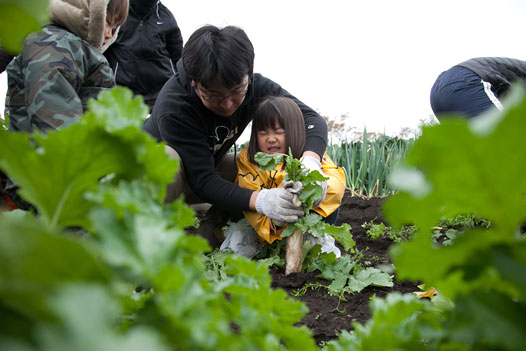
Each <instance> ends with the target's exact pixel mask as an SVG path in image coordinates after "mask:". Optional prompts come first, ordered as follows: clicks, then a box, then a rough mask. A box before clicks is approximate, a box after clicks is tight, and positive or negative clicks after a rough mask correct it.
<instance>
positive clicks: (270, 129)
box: [221, 96, 346, 257]
mask: <svg viewBox="0 0 526 351" xmlns="http://www.w3.org/2000/svg"><path fill="white" fill-rule="evenodd" d="M305 138H306V136H305V122H304V118H303V115H302V113H301V110H300V108H299V107H298V105H297V104H296V103H295V102H294V101H293V100H292V99H290V98H287V97H284V96H276V97H267V98H266V99H265V100H263V101H262V102H261V103H260V104H259V105H258V107H257V109H256V112H255V114H254V119H253V121H252V134H251V136H250V141H249V145H248V147H247V148H245V149H243V151H241V153H240V154H239V157H238V158H237V167H238V174H237V179H236V182H237V183H238V184H239V186H240V187H242V188H246V189H251V190H256V191H260V194H264V192H265V191H266V190H267V189H272V188H277V187H284V179H285V175H286V172H285V165H284V163H283V162H282V163H281V164H280V165H279V166H278V167H277V168H276V169H275V170H272V171H262V170H260V167H259V165H258V164H257V162H256V161H255V160H254V156H255V154H256V153H258V152H264V153H268V154H273V153H282V154H288V150H289V148H290V150H291V151H292V155H293V156H294V158H297V159H299V158H300V157H301V156H302V154H303V148H304V147H305ZM301 162H302V163H303V164H304V165H306V164H308V163H315V164H312V165H309V166H308V167H306V168H307V169H318V170H319V171H320V173H322V174H323V175H324V176H325V177H328V178H329V179H328V180H327V181H326V182H327V184H326V185H325V184H323V185H325V187H324V186H322V188H324V190H325V189H326V191H324V193H323V196H322V198H320V199H319V200H317V201H316V202H315V203H314V206H313V210H314V211H315V212H317V213H318V214H320V215H321V216H322V217H323V220H324V221H325V222H327V223H329V224H334V223H335V222H336V219H337V217H338V212H339V208H340V205H341V201H342V198H343V195H344V192H345V184H346V182H345V173H344V172H343V170H342V169H341V168H339V167H337V166H336V165H335V164H334V162H333V161H332V160H331V159H330V158H329V156H328V155H327V153H324V155H323V157H322V160H321V163H320V162H319V161H318V160H316V159H314V158H312V157H309V156H304V157H303V158H301ZM266 205H271V204H266V203H265V202H261V203H258V206H266ZM243 213H244V216H245V219H246V221H245V222H243V221H244V220H241V221H240V222H238V223H235V224H233V226H232V229H231V230H230V231H229V230H228V229H227V231H226V232H225V236H226V240H225V242H223V245H222V246H221V249H222V250H225V249H227V248H230V249H231V250H232V251H234V252H235V253H237V254H241V255H244V256H248V257H253V256H254V255H255V254H256V253H257V252H258V249H259V244H260V243H263V244H266V243H269V244H271V243H273V242H274V241H275V240H281V232H282V231H283V230H284V229H285V225H280V223H276V221H274V220H272V219H270V218H268V217H267V216H265V215H264V214H262V213H264V211H261V210H259V209H258V211H257V212H256V211H244V212H243ZM247 221H248V223H247ZM248 224H250V226H249V225H248ZM233 231H237V232H238V234H240V233H241V234H240V235H239V236H241V237H242V238H237V237H229V236H230V234H232V233H233ZM256 235H257V237H256ZM306 237H307V238H309V237H310V239H309V240H311V241H313V243H314V244H320V245H321V246H322V252H334V253H335V254H336V256H337V257H339V256H340V250H339V249H338V248H337V247H336V245H335V242H334V238H332V237H331V236H330V235H328V234H325V237H323V238H314V237H311V236H306Z"/></svg>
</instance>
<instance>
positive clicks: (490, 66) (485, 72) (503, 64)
mask: <svg viewBox="0 0 526 351" xmlns="http://www.w3.org/2000/svg"><path fill="white" fill-rule="evenodd" d="M457 66H460V67H464V68H467V69H469V70H470V71H472V72H473V73H475V74H476V75H478V76H479V77H480V78H481V79H482V80H484V81H486V82H489V83H491V85H492V86H493V89H494V91H495V93H496V94H497V96H500V95H501V94H503V93H505V92H506V91H507V90H508V88H509V87H510V85H511V84H512V83H514V82H516V81H519V80H524V79H526V61H521V60H517V59H512V58H507V57H478V58H473V59H470V60H467V61H464V62H462V63H459V64H458V65H457Z"/></svg>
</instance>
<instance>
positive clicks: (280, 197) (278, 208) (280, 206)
mask: <svg viewBox="0 0 526 351" xmlns="http://www.w3.org/2000/svg"><path fill="white" fill-rule="evenodd" d="M294 196H295V194H293V193H291V192H290V191H288V190H287V189H284V188H272V189H263V190H261V191H260V192H259V194H258V197H257V198H256V211H258V213H262V214H264V215H265V216H267V217H268V218H270V219H273V220H276V221H278V222H280V223H293V222H297V221H298V218H299V217H302V216H303V215H304V214H305V213H304V212H303V209H302V208H301V202H300V203H299V205H298V204H295V203H294Z"/></svg>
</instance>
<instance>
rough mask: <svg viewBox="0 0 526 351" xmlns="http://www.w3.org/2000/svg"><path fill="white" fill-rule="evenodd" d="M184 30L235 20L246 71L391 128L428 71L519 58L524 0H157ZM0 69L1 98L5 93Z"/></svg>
mask: <svg viewBox="0 0 526 351" xmlns="http://www.w3.org/2000/svg"><path fill="white" fill-rule="evenodd" d="M162 2H163V3H164V4H165V5H166V6H167V7H168V8H169V9H170V10H171V11H172V12H173V14H174V16H175V18H176V20H177V22H178V24H179V27H180V28H181V31H182V34H183V39H184V41H185V42H186V40H187V39H188V37H189V36H190V35H191V33H192V32H193V31H194V30H195V29H197V28H199V27H200V26H202V25H204V24H214V25H217V26H220V27H222V26H225V25H236V26H239V27H241V28H243V29H244V30H245V31H246V32H247V34H248V36H249V38H250V39H251V41H252V43H253V45H254V48H255V52H256V60H255V71H256V72H259V73H262V74H263V75H264V76H266V77H268V78H270V79H272V80H274V81H275V82H277V83H279V84H280V85H282V86H283V87H284V88H285V89H287V90H288V91H289V92H290V93H292V94H293V95H295V96H296V97H297V98H299V99H300V100H302V101H303V102H304V103H306V104H307V105H309V106H311V107H312V108H314V109H316V110H317V111H318V112H320V113H321V114H322V115H324V116H328V117H330V118H337V117H338V116H340V115H342V114H348V118H347V121H348V123H349V124H350V125H352V126H355V127H356V128H358V129H359V130H362V129H363V127H364V126H366V127H367V128H368V130H370V131H379V132H382V131H384V130H385V131H386V132H387V133H388V134H396V133H397V132H398V131H399V130H400V129H401V128H402V127H411V128H416V127H417V126H418V124H419V121H420V120H421V119H426V118H429V117H430V116H431V115H432V111H431V108H430V106H429V91H430V89H431V86H432V85H433V82H434V80H435V79H436V77H437V76H438V75H439V74H440V73H441V72H442V71H444V70H446V69H448V68H449V67H451V66H453V65H454V64H456V63H459V62H461V61H464V60H466V59H469V58H472V57H478V56H506V57H513V58H518V59H524V60H526V46H525V45H524V34H525V25H524V24H525V23H526V1H523V0H498V1H497V0H494V1H489V0H441V1H438V0H437V1H427V0H398V1H393V0H376V1H374V0H368V1H364V0H361V1H350V0H348V1H344V0H325V1H320V0H314V1H311V0H279V1H278V0H266V1H264V2H263V1H261V2H260V1H257V2H251V1H250V2H247V1H242V0H222V1H220V0H200V1H181V0H162ZM5 80H6V77H5V73H4V74H2V75H1V76H0V104H1V106H3V97H4V95H5V85H6V83H5Z"/></svg>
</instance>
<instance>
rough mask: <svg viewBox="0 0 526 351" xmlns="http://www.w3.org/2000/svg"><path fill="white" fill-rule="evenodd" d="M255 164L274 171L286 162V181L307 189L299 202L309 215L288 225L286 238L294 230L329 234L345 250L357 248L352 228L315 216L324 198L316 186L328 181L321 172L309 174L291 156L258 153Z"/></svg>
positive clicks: (301, 193) (316, 235) (321, 234)
mask: <svg viewBox="0 0 526 351" xmlns="http://www.w3.org/2000/svg"><path fill="white" fill-rule="evenodd" d="M255 160H256V162H257V163H258V164H259V165H260V168H261V169H262V170H264V171H270V170H273V169H275V168H276V167H277V166H278V165H279V164H280V163H281V162H285V171H286V173H287V174H286V176H285V180H291V181H293V182H301V184H302V186H303V189H302V190H301V192H300V194H299V199H300V200H301V202H302V206H303V208H304V210H305V213H306V215H305V216H304V217H302V218H300V219H299V220H298V221H297V222H296V223H288V224H287V227H286V228H285V230H284V231H283V232H282V233H281V237H282V238H286V237H288V236H290V235H292V233H293V232H294V230H295V229H296V228H299V229H300V230H301V231H302V232H303V233H309V234H310V235H312V236H314V237H323V236H324V235H325V233H328V234H330V235H332V236H333V237H334V239H336V240H338V241H339V242H340V243H341V244H342V245H343V246H344V248H345V250H350V249H352V247H354V245H355V244H356V243H355V242H354V240H352V235H351V233H350V229H351V228H350V226H349V225H348V224H346V223H344V224H342V226H340V227H337V226H334V225H330V224H328V223H325V222H323V221H322V217H321V216H320V215H319V214H317V213H315V212H311V210H312V204H313V203H314V201H316V200H317V199H319V198H321V196H322V195H323V190H322V189H321V187H320V186H319V185H318V184H316V182H320V181H324V180H326V179H328V178H327V177H325V176H324V175H322V174H320V172H318V171H308V170H306V169H305V167H304V166H303V164H302V163H301V162H300V160H298V159H295V158H294V157H293V156H292V153H290V152H289V155H285V154H279V153H277V154H266V153H263V152H258V153H257V154H256V155H255Z"/></svg>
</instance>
